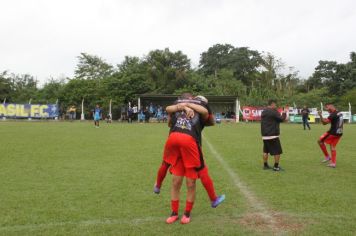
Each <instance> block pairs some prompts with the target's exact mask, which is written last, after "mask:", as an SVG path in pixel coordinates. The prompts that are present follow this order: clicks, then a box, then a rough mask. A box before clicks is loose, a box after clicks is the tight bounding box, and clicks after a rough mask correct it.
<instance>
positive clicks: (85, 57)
mask: <svg viewBox="0 0 356 236" xmlns="http://www.w3.org/2000/svg"><path fill="white" fill-rule="evenodd" d="M183 92H192V93H194V94H202V95H236V96H238V97H239V99H240V101H241V103H242V104H243V105H254V106H263V105H265V104H266V100H268V99H271V98H273V99H277V100H278V101H279V103H281V104H284V105H286V104H289V105H293V104H297V105H298V106H302V105H307V106H309V107H319V104H320V102H321V101H322V102H333V103H335V104H336V105H338V106H339V107H340V108H342V109H346V108H347V105H348V103H349V102H351V103H352V104H354V105H356V53H355V52H351V53H350V60H349V61H348V62H347V63H337V62H336V61H325V60H320V61H319V63H318V65H317V66H316V67H315V70H314V72H313V73H312V75H310V76H309V78H308V79H301V78H300V75H299V74H298V71H297V70H295V69H294V68H293V67H287V66H286V65H285V63H284V62H283V61H282V60H281V59H280V58H278V57H276V56H275V55H273V54H271V53H265V52H259V51H257V50H253V49H250V48H248V47H235V46H233V45H230V44H216V45H213V46H212V47H210V48H208V50H207V51H205V52H203V53H202V54H201V56H200V61H199V66H198V67H197V68H193V67H192V64H191V61H190V59H189V58H188V56H187V55H185V54H184V53H183V52H182V51H176V52H172V51H170V50H169V49H168V48H166V49H163V50H158V49H157V50H152V51H150V52H148V54H147V55H145V56H142V57H132V56H126V57H125V59H124V60H123V61H122V62H121V63H120V64H118V65H112V64H109V63H107V62H106V61H105V60H104V59H103V58H101V57H99V56H97V55H90V54H87V53H81V54H80V55H79V56H78V63H77V65H76V68H75V71H74V76H73V77H72V78H68V77H66V78H50V79H48V80H47V81H46V83H45V84H44V85H43V86H41V87H40V86H39V83H38V81H37V80H36V78H35V77H34V76H32V75H29V74H15V73H10V72H8V71H3V72H0V99H5V98H6V100H7V102H14V103H15V102H16V103H27V102H28V101H29V99H30V98H31V99H32V103H54V102H56V101H57V99H58V101H59V104H60V106H61V107H62V109H65V108H66V107H68V106H70V105H72V104H74V105H80V104H81V101H82V99H83V98H84V100H85V106H86V107H88V106H90V107H94V106H95V104H97V103H99V104H103V105H104V108H105V106H106V107H107V106H108V103H109V100H110V99H112V101H113V109H115V108H116V109H119V107H121V106H122V105H123V104H127V103H128V102H129V101H131V102H132V101H135V100H136V98H137V96H138V95H139V94H145V93H146V94H148V93H149V94H181V93H183Z"/></svg>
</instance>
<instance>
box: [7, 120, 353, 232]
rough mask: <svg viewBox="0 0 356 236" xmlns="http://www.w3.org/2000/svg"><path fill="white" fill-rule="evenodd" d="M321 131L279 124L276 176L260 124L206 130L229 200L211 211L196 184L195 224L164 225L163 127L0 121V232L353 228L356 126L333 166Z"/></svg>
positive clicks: (213, 167)
mask: <svg viewBox="0 0 356 236" xmlns="http://www.w3.org/2000/svg"><path fill="white" fill-rule="evenodd" d="M326 129H327V127H323V126H321V125H313V126H312V130H311V131H303V130H302V129H301V126H299V125H288V124H283V125H282V127H281V131H282V136H281V141H282V145H283V148H284V154H283V156H282V160H281V165H282V167H284V169H285V171H283V172H279V173H276V172H273V171H264V170H262V168H261V167H262V161H261V149H262V142H261V140H260V134H259V125H258V124H223V125H218V126H215V127H211V128H206V130H205V131H204V135H205V136H204V138H203V139H204V140H206V141H208V142H206V141H205V142H204V143H203V151H204V154H205V159H206V162H207V164H208V166H209V170H210V174H211V176H212V178H213V179H214V182H215V187H216V189H217V191H218V192H219V193H225V194H226V201H225V202H224V203H223V204H222V205H221V206H219V207H218V208H216V209H212V208H211V207H210V205H209V200H208V197H207V194H206V193H205V191H204V189H203V188H202V186H201V184H200V183H198V190H197V191H198V196H197V199H196V203H195V206H194V209H193V212H192V222H191V224H189V225H180V224H178V223H177V224H174V225H166V224H165V223H164V220H165V218H166V217H167V216H168V214H169V213H170V205H169V204H170V202H169V186H170V181H171V177H170V176H167V179H166V181H165V183H164V185H163V188H162V191H161V194H160V195H155V194H153V192H152V189H153V184H154V180H155V176H156V171H157V168H158V167H159V164H160V162H161V158H162V157H161V154H162V149H163V145H164V142H165V139H166V137H167V134H168V129H167V127H166V125H165V124H131V125H129V124H118V123H117V124H111V125H107V124H104V123H103V124H102V125H101V127H100V129H95V128H94V127H93V125H92V123H89V122H84V123H79V122H74V123H61V122H58V123H55V122H52V123H40V122H32V123H31V122H0V143H1V144H0V235H272V234H276V235H277V234H281V235H356V164H355V163H356V159H355V158H356V145H355V144H356V143H355V140H356V126H355V125H347V126H346V127H345V134H344V137H343V138H342V140H341V142H340V144H339V145H338V147H337V148H338V163H337V168H336V169H330V168H327V167H325V166H324V165H323V164H321V163H320V160H321V156H322V154H321V151H320V150H319V148H318V146H317V144H316V140H317V138H318V137H319V136H320V135H321V134H322V133H323V132H324V131H325V130H326ZM271 164H272V162H271ZM184 189H185V187H184ZM184 196H185V195H184ZM183 200H184V199H182V200H181V209H182V206H184V201H183ZM270 224H272V225H273V227H271V226H270Z"/></svg>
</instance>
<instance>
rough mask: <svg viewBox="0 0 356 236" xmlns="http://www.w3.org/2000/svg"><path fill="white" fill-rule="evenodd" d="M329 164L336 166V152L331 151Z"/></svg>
mask: <svg viewBox="0 0 356 236" xmlns="http://www.w3.org/2000/svg"><path fill="white" fill-rule="evenodd" d="M331 163H332V164H336V150H331Z"/></svg>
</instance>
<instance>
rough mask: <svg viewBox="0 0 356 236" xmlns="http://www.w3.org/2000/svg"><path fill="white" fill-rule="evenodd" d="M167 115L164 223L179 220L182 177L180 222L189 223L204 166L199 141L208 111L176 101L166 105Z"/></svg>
mask: <svg viewBox="0 0 356 236" xmlns="http://www.w3.org/2000/svg"><path fill="white" fill-rule="evenodd" d="M166 111H167V113H168V114H171V128H170V135H169V137H168V140H167V142H166V144H165V148H164V155H163V159H164V161H165V162H166V163H168V164H169V165H170V166H171V168H170V172H171V173H172V175H173V177H172V187H171V208H172V213H171V216H170V217H168V218H167V220H166V223H168V224H171V223H174V222H175V221H177V220H178V219H179V216H178V212H179V193H180V189H181V186H182V183H183V178H184V177H186V184H187V198H186V206H185V211H184V215H183V217H182V219H181V223H182V224H187V223H189V222H190V212H191V210H192V208H193V204H194V200H195V191H196V179H197V178H199V176H198V169H200V168H202V167H203V166H204V160H203V159H202V155H201V150H200V148H199V147H200V146H199V142H200V141H201V131H202V128H203V123H204V121H205V120H206V119H207V118H208V110H207V109H206V108H204V107H202V106H200V105H197V104H194V103H177V104H176V105H172V106H168V107H167V108H166Z"/></svg>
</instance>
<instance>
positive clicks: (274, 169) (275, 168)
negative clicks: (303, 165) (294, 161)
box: [273, 166, 283, 171]
mask: <svg viewBox="0 0 356 236" xmlns="http://www.w3.org/2000/svg"><path fill="white" fill-rule="evenodd" d="M281 170H283V169H282V168H281V167H280V166H278V167H273V171H281Z"/></svg>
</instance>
